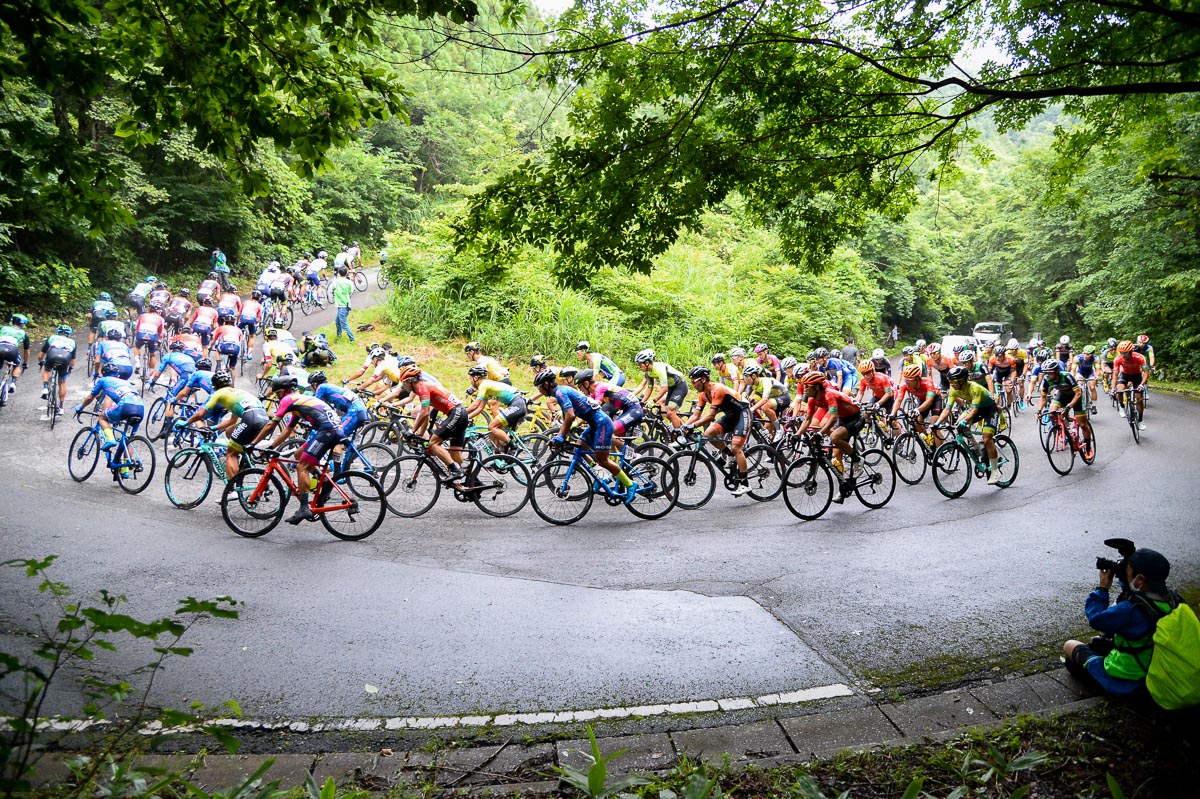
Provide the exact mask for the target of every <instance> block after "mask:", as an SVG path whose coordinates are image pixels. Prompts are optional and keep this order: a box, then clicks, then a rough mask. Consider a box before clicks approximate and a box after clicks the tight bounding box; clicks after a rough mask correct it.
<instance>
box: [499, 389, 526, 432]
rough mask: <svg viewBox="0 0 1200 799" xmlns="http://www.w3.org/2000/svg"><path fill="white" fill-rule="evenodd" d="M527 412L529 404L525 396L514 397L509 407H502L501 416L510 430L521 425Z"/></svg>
mask: <svg viewBox="0 0 1200 799" xmlns="http://www.w3.org/2000/svg"><path fill="white" fill-rule="evenodd" d="M527 413H529V406H528V404H527V403H526V402H525V398H524V397H513V401H512V402H510V403H509V405H508V407H507V408H501V409H500V418H501V419H503V420H504V424H505V425H506V426H507V427H508V429H509V430H516V429H517V428H518V427H520V426H521V422H523V421H525V415H526V414H527Z"/></svg>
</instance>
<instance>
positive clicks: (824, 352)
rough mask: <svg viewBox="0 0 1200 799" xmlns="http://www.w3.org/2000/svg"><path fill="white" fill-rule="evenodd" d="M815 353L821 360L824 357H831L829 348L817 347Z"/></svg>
mask: <svg viewBox="0 0 1200 799" xmlns="http://www.w3.org/2000/svg"><path fill="white" fill-rule="evenodd" d="M814 354H815V355H816V356H817V360H818V361H819V360H821V359H822V358H828V357H829V350H827V349H825V348H824V347H817V349H816V350H815V352H814Z"/></svg>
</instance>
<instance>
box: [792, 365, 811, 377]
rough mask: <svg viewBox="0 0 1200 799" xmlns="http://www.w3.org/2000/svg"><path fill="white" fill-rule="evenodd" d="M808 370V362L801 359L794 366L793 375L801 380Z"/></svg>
mask: <svg viewBox="0 0 1200 799" xmlns="http://www.w3.org/2000/svg"><path fill="white" fill-rule="evenodd" d="M807 371H808V364H807V363H805V362H804V361H801V362H800V363H798V364H796V365H795V366H794V367H792V377H794V378H796V379H797V380H799V379H800V376H801V375H802V374H804V373H805V372H807Z"/></svg>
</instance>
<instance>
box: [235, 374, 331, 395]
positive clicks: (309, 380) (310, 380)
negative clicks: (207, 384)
mask: <svg viewBox="0 0 1200 799" xmlns="http://www.w3.org/2000/svg"><path fill="white" fill-rule="evenodd" d="M308 382H309V383H311V382H312V378H311V377H310V378H309V379H308ZM232 385H233V375H231V374H229V372H217V373H216V374H215V375H213V376H212V387H213V391H219V390H220V389H223V388H229V387H230V386H232Z"/></svg>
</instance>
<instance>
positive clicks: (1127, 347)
mask: <svg viewBox="0 0 1200 799" xmlns="http://www.w3.org/2000/svg"><path fill="white" fill-rule="evenodd" d="M1117 352H1133V342H1132V341H1130V340H1129V339H1125V340H1124V341H1122V342H1121V343H1120V344H1118V345H1117Z"/></svg>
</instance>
